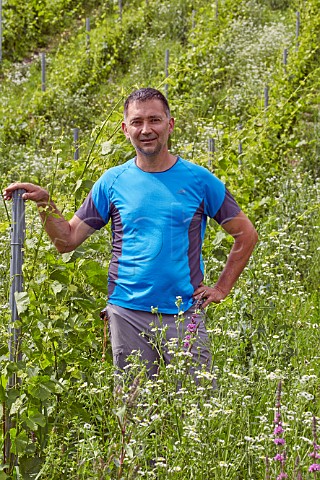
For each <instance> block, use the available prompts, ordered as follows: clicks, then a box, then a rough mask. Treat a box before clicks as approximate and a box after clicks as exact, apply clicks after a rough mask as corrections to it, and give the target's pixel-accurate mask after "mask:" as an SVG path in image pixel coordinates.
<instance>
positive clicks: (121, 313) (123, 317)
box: [106, 303, 211, 376]
mask: <svg viewBox="0 0 320 480" xmlns="http://www.w3.org/2000/svg"><path fill="white" fill-rule="evenodd" d="M106 313H107V317H108V323H109V336H110V341H111V347H112V354H113V363H114V364H115V366H117V368H118V369H120V370H122V369H123V368H124V367H125V366H126V365H127V364H128V362H127V357H128V355H130V354H131V353H132V351H133V350H136V351H139V352H140V354H141V358H142V360H144V361H145V362H146V364H147V369H148V373H149V376H152V375H154V374H155V373H157V370H158V366H159V360H160V357H162V359H163V361H164V362H165V364H168V363H170V359H171V355H170V353H169V351H168V345H167V342H168V341H169V340H170V339H172V338H180V339H182V340H184V339H185V337H186V333H187V332H186V330H187V325H188V324H189V323H190V321H191V317H192V316H193V315H194V314H195V307H194V306H193V307H191V308H190V309H189V310H188V311H187V312H185V313H184V315H183V316H184V318H185V321H184V322H183V323H180V322H178V325H177V322H176V320H177V316H176V315H171V314H162V315H161V317H160V315H158V314H154V313H151V312H145V311H140V310H130V309H128V308H123V307H119V306H118V305H112V304H110V303H109V304H108V305H107V307H106ZM204 315H205V314H204V312H201V313H200V314H198V315H197V317H196V321H197V324H198V327H197V331H196V333H195V335H194V343H192V342H191V347H190V349H189V351H190V352H191V353H192V354H193V360H194V364H195V366H199V365H202V364H204V365H206V366H207V369H209V368H210V366H211V354H210V351H209V339H208V334H207V331H206V328H205V325H204ZM160 318H161V320H160ZM151 323H153V325H152V326H150V324H151ZM155 326H156V327H166V328H165V329H164V331H165V333H164V334H163V336H164V338H162V339H161V345H157V348H155V346H154V339H155V332H154V327H155Z"/></svg>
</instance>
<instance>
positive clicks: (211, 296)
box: [193, 284, 227, 308]
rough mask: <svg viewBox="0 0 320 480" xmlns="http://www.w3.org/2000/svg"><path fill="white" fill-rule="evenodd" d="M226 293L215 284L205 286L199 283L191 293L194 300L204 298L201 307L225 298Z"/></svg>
mask: <svg viewBox="0 0 320 480" xmlns="http://www.w3.org/2000/svg"><path fill="white" fill-rule="evenodd" d="M226 296H227V294H226V293H225V292H223V291H222V290H221V289H220V288H219V287H218V286H217V285H215V286H214V287H207V286H206V285H203V284H201V285H200V286H199V287H198V288H197V289H196V290H195V291H194V294H193V298H194V299H195V300H201V299H202V298H203V299H204V302H203V303H202V305H201V308H206V307H207V306H208V305H209V303H220V302H221V300H223V299H224V298H226Z"/></svg>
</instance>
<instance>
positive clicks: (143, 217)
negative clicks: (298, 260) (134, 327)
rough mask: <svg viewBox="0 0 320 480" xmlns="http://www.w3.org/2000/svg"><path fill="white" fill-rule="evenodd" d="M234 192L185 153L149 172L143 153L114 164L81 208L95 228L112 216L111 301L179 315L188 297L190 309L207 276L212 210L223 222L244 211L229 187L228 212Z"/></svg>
mask: <svg viewBox="0 0 320 480" xmlns="http://www.w3.org/2000/svg"><path fill="white" fill-rule="evenodd" d="M226 193H227V192H226V188H225V186H224V184H223V183H222V182H221V181H220V180H219V179H218V178H216V177H215V176H214V175H213V174H212V173H211V172H209V171H208V170H207V169H205V168H203V167H201V166H199V165H195V164H193V163H190V162H188V161H186V160H183V159H182V158H180V157H178V158H177V161H176V163H175V164H174V165H173V166H172V167H171V168H170V169H169V170H166V171H164V172H156V173H154V172H145V171H143V170H141V169H140V168H139V167H137V165H136V163H135V159H131V160H129V161H128V162H126V163H124V164H123V165H120V166H117V167H113V168H110V169H109V170H107V171H106V172H105V173H104V174H103V175H102V176H101V177H100V178H99V180H98V181H97V182H96V183H95V184H94V186H93V188H92V190H91V192H90V194H89V195H88V197H87V199H86V200H85V202H84V203H83V205H82V206H81V207H80V209H79V210H78V211H77V212H76V215H77V216H78V217H79V218H80V219H82V220H84V221H85V222H86V223H88V224H89V225H90V226H92V227H94V228H95V229H100V228H101V227H103V226H104V225H106V224H107V223H108V221H109V220H110V218H111V222H112V225H111V228H112V237H113V239H112V258H111V262H110V266H109V275H108V293H109V295H108V296H109V302H110V303H113V304H115V305H119V306H121V307H125V308H130V309H133V310H144V311H150V309H151V307H158V310H159V312H161V313H171V314H172V313H177V307H176V305H175V302H176V297H177V296H181V297H182V302H183V305H182V308H183V310H187V309H188V308H190V307H191V305H192V303H193V297H192V294H193V292H194V290H195V289H196V288H197V287H198V286H199V284H200V283H201V281H202V280H203V270H204V269H203V261H202V255H201V248H202V242H203V237H204V233H205V228H206V222H207V217H211V218H216V219H217V221H219V223H222V222H223V221H226V220H228V219H230V218H232V217H233V216H235V215H236V214H237V213H239V211H240V208H239V207H238V205H237V204H236V202H235V201H234V200H233V199H232V197H231V195H230V194H229V196H228V198H229V200H228V202H227V203H228V205H227V207H225V212H223V204H224V203H226ZM230 198H231V200H230ZM221 212H223V213H221ZM219 215H220V217H219ZM218 217H219V219H218Z"/></svg>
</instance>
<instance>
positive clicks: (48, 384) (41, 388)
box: [28, 376, 56, 401]
mask: <svg viewBox="0 0 320 480" xmlns="http://www.w3.org/2000/svg"><path fill="white" fill-rule="evenodd" d="M32 380H33V381H34V385H32V384H31V385H29V387H28V391H29V393H30V394H31V395H32V396H33V397H34V398H38V399H40V400H42V401H44V400H47V398H49V397H50V395H51V394H52V393H55V390H56V385H55V383H54V382H53V381H52V380H50V379H49V377H46V376H43V377H34V378H33V379H32Z"/></svg>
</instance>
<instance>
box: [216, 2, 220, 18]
mask: <svg viewBox="0 0 320 480" xmlns="http://www.w3.org/2000/svg"><path fill="white" fill-rule="evenodd" d="M218 16H219V2H218V0H216V18H218Z"/></svg>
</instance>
